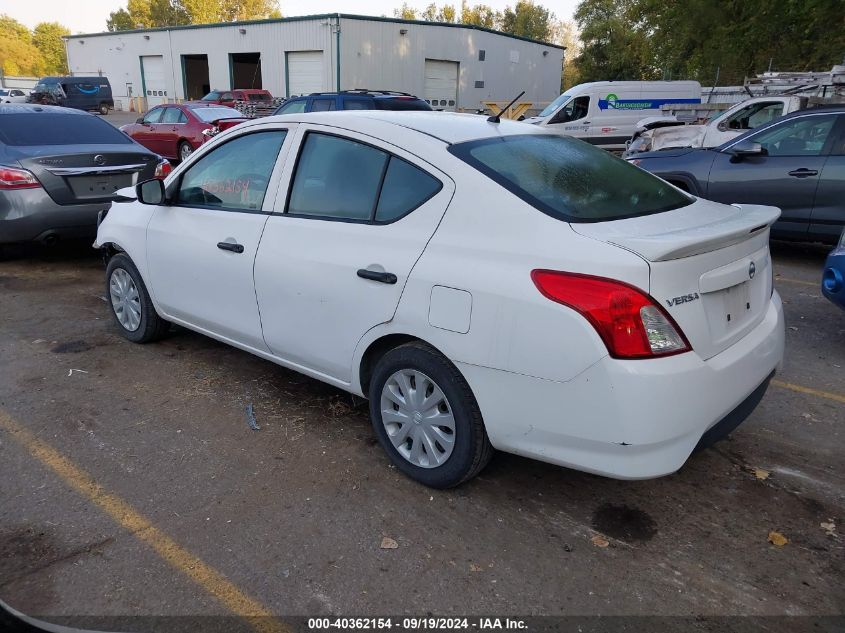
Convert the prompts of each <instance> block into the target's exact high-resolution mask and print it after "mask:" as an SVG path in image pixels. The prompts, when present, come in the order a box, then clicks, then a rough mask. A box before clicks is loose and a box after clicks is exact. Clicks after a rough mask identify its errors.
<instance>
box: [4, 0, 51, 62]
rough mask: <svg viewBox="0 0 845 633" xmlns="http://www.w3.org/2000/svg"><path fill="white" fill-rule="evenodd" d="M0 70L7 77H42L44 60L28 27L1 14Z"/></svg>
mask: <svg viewBox="0 0 845 633" xmlns="http://www.w3.org/2000/svg"><path fill="white" fill-rule="evenodd" d="M0 33H3V35H2V37H0V70H2V71H3V73H4V74H6V75H25V76H41V75H43V74H44V58H43V57H42V55H41V51H39V50H38V47H36V46H35V44H33V42H32V33H31V32H30V31H29V29H28V28H26V26H24V25H23V24H21V23H20V22H18V21H17V20H15V19H13V18H10V17H9V16H8V15H6V14H0Z"/></svg>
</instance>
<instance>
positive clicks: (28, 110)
mask: <svg viewBox="0 0 845 633" xmlns="http://www.w3.org/2000/svg"><path fill="white" fill-rule="evenodd" d="M39 112H47V113H50V114H70V115H82V116H94V115H93V114H91V113H89V112H85V111H83V110H76V109H75V108H63V107H61V106H51V105H40V104H38V103H4V104H3V107H2V108H0V115H2V114H37V113H39Z"/></svg>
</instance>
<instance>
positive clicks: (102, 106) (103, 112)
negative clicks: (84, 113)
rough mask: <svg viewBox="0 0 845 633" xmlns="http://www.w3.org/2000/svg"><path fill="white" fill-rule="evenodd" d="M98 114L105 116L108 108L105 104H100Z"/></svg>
mask: <svg viewBox="0 0 845 633" xmlns="http://www.w3.org/2000/svg"><path fill="white" fill-rule="evenodd" d="M99 112H100V114H102V115H103V116H106V115H107V114H108V113H109V106H108V104H106V103H101V104H100V107H99Z"/></svg>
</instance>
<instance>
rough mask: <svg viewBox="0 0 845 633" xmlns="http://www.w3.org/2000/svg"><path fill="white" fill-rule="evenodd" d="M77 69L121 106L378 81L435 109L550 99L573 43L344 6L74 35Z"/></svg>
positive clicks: (537, 103) (374, 85)
mask: <svg viewBox="0 0 845 633" xmlns="http://www.w3.org/2000/svg"><path fill="white" fill-rule="evenodd" d="M65 43H66V46H67V57H68V65H69V68H70V71H71V74H73V75H103V76H106V77H108V79H109V81H110V82H111V85H112V91H113V94H114V98H115V106H116V107H118V108H121V109H124V110H127V109H129V108H130V106H129V102H130V98H131V97H138V96H144V97H146V100H147V103H146V106H147V107H152V106H155V105H158V104H159V103H163V102H166V101H170V102H172V101H179V100H189V99H199V98H201V97H202V96H203V95H204V94H206V93H207V92H208V91H209V90H210V89H221V90H227V89H235V88H265V89H267V90H269V91H270V92H271V93H272V94H273V96H283V97H289V96H293V95H301V94H308V93H311V92H320V91H332V90H349V89H353V88H369V89H377V90H397V91H401V92H409V93H412V94H415V95H417V96H419V97H422V98H424V99H426V100H428V101H430V102H432V103H434V104H436V107H437V108H438V109H445V110H455V109H467V110H474V109H476V108H478V107H480V105H481V103H482V102H483V101H510V100H511V99H512V98H514V97H515V96H516V95H517V94H519V93H520V92H521V91H523V90H525V96H524V97H523V99H521V101H531V102H532V103H533V107H534V108H537V107H543V106H544V105H545V104H547V103H548V102H549V101H552V100H553V99H554V98H555V97H557V96H558V94H560V73H561V66H562V64H563V55H564V48H563V47H562V46H557V45H554V44H547V43H544V42H537V41H534V40H528V39H525V38H520V37H516V36H511V35H506V34H503V33H499V32H497V31H492V30H489V29H485V28H482V27H476V26H468V25H458V24H444V23H433V22H419V21H408V20H400V19H394V18H379V17H367V16H358V15H346V14H327V15H313V16H303V17H293V18H282V19H277V20H256V21H248V22H227V23H222V24H213V25H191V26H180V27H169V28H156V29H143V30H136V31H119V32H114V33H94V34H88V35H74V36H70V37H67V38H66V40H65Z"/></svg>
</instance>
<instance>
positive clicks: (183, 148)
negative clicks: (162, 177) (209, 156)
mask: <svg viewBox="0 0 845 633" xmlns="http://www.w3.org/2000/svg"><path fill="white" fill-rule="evenodd" d="M193 153H194V148H193V147H191V144H190V143H189V142H188V141H182V142H181V143H179V147H177V148H176V155H177V156H178V157H179V162H181V161H183V160H185V159H187V158H188V156H190V155H191V154H193Z"/></svg>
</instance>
